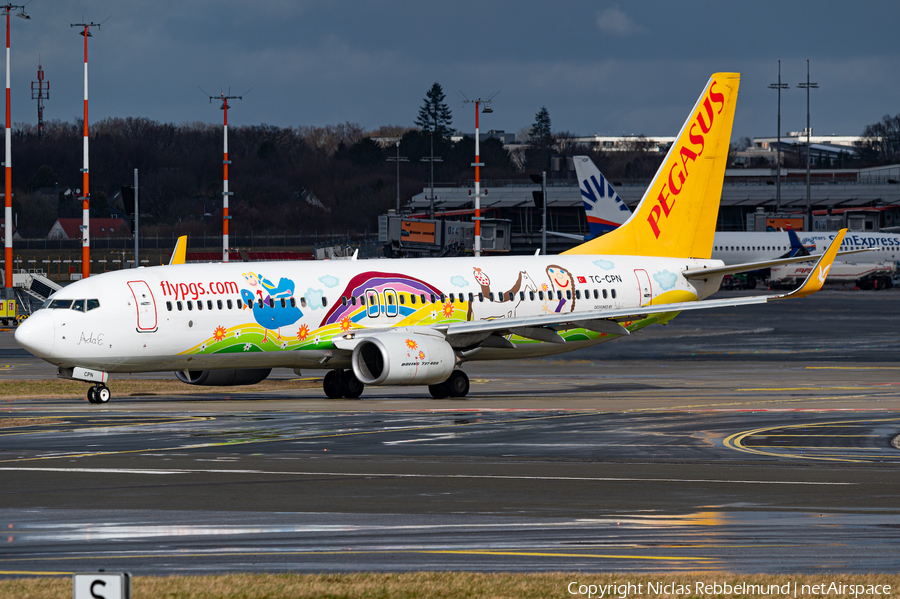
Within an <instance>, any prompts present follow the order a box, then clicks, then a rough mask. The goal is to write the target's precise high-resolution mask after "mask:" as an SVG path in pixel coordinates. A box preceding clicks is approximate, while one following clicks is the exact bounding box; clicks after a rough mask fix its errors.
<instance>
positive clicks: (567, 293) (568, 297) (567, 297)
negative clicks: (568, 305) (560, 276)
mask: <svg viewBox="0 0 900 599" xmlns="http://www.w3.org/2000/svg"><path fill="white" fill-rule="evenodd" d="M566 299H572V291H571V290H570V289H566Z"/></svg>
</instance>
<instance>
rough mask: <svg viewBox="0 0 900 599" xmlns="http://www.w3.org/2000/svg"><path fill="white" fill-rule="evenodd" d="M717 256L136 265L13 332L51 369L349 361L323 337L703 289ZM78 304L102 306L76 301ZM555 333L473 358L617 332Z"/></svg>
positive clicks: (553, 347) (627, 303)
mask: <svg viewBox="0 0 900 599" xmlns="http://www.w3.org/2000/svg"><path fill="white" fill-rule="evenodd" d="M720 264H721V263H720V262H718V261H711V260H694V259H674V258H648V257H634V256H584V255H573V256H527V257H519V256H506V257H482V258H435V259H407V260H362V261H350V260H340V261H324V262H255V263H230V264H225V263H211V264H184V265H174V266H158V267H150V268H139V269H136V270H123V271H117V272H112V273H106V274H102V275H95V276H92V277H90V278H89V279H85V280H82V281H78V282H75V283H72V284H71V285H69V286H67V287H65V288H64V289H62V290H61V291H59V292H57V293H56V294H55V295H54V296H53V298H52V300H51V305H53V304H52V302H59V303H58V304H56V305H60V306H65V305H66V302H67V300H73V301H74V305H75V306H76V307H79V306H82V305H84V306H85V308H83V309H72V307H71V306H67V307H63V308H51V307H47V308H44V309H41V310H39V311H37V312H36V313H35V314H34V315H32V316H31V317H30V318H28V319H27V320H26V321H25V322H24V323H23V324H22V325H21V326H20V328H19V329H18V331H17V334H16V339H17V341H19V343H20V344H21V345H23V346H24V347H25V348H26V349H28V350H29V351H31V352H32V353H34V354H35V355H37V356H39V357H41V358H43V359H45V360H47V361H48V362H51V363H53V364H55V365H57V366H59V367H61V368H72V367H80V368H91V369H97V370H102V371H106V372H149V371H163V370H179V371H180V370H185V369H190V370H200V369H218V368H270V367H291V368H335V367H346V364H344V362H346V361H347V360H348V356H347V355H346V352H341V351H339V350H336V349H335V347H334V346H333V345H332V342H331V339H332V337H335V336H339V335H343V334H345V333H346V332H347V331H350V330H359V329H364V328H370V329H371V328H376V329H386V328H391V327H428V326H434V325H438V324H441V323H446V322H465V321H471V320H487V319H498V318H509V317H516V316H518V317H522V316H533V315H543V314H551V313H554V312H555V313H561V312H564V313H569V312H571V313H573V316H574V315H577V313H578V312H581V311H586V310H598V309H618V308H630V307H636V306H642V305H647V304H648V303H650V302H651V301H652V302H654V303H666V302H673V301H689V300H693V299H703V298H705V297H708V296H709V295H711V294H712V293H714V292H715V291H716V290H717V289H718V285H719V282H720V280H721V278H713V279H710V280H709V281H707V282H700V281H694V282H690V281H688V280H686V279H685V278H684V277H683V276H682V275H681V272H682V271H684V270H686V269H689V268H698V267H702V266H703V265H711V266H719V265H720ZM510 294H512V296H510ZM81 300H85V303H84V304H81V303H79V302H80V301H81ZM87 300H96V302H97V303H99V307H96V308H94V309H90V310H86V307H87V305H88V304H89V303H90V302H87ZM248 304H252V308H251V307H249V306H248ZM90 305H94V304H93V303H90ZM560 334H561V335H562V337H563V338H564V339H565V340H566V343H564V344H559V343H542V342H537V341H534V340H532V339H523V338H520V337H516V336H511V337H510V341H512V342H513V343H514V344H515V345H516V348H515V349H499V348H490V349H488V348H485V351H483V352H481V353H479V354H477V355H476V356H473V357H472V359H501V358H515V357H531V356H539V355H549V354H554V353H561V352H565V351H570V350H572V349H577V348H579V347H584V346H585V345H590V344H594V343H598V342H601V341H606V340H609V339H612V338H617V336H616V335H606V334H598V333H594V332H592V331H585V330H584V329H573V330H568V331H562V332H561V333H560Z"/></svg>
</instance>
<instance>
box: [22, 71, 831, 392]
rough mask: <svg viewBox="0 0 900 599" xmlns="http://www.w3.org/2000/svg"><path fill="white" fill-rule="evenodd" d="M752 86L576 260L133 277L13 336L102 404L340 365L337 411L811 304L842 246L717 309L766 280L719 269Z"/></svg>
mask: <svg viewBox="0 0 900 599" xmlns="http://www.w3.org/2000/svg"><path fill="white" fill-rule="evenodd" d="M739 84H740V76H739V74H737V73H716V74H714V75H713V76H712V77H711V78H710V79H709V81H708V82H707V84H706V86H705V87H704V89H703V93H702V94H701V95H700V97H699V99H698V100H697V103H696V104H695V105H694V107H693V109H692V110H691V112H690V114H689V115H688V118H687V120H686V121H685V123H684V125H683V126H682V128H681V132H680V133H679V135H678V140H677V142H676V143H675V144H674V145H673V146H672V147H671V149H670V150H669V153H668V155H667V157H666V160H665V162H664V163H663V164H662V166H661V168H660V169H659V172H657V174H656V176H655V178H654V179H653V182H652V183H651V185H650V186H649V187H648V189H647V193H646V194H645V196H644V198H643V200H642V201H641V203H640V205H639V206H638V207H637V209H636V211H635V212H634V213H633V214H632V215H631V217H630V218H629V219H628V220H627V221H626V222H625V223H624V224H622V225H621V226H620V227H618V228H617V229H615V230H614V231H612V232H610V233H607V234H606V235H603V236H602V237H599V238H597V239H593V240H591V241H588V242H586V243H583V244H582V245H579V246H577V247H575V248H573V249H571V250H569V251H567V252H565V253H564V254H561V255H558V256H540V255H535V256H527V257H522V256H502V257H501V256H496V257H478V258H475V257H464V258H430V259H426V258H422V259H408V260H366V261H357V260H343V261H322V262H264V263H249V262H244V263H217V264H172V265H168V266H157V267H151V268H143V267H142V268H138V269H133V270H122V271H117V272H112V273H105V274H101V275H97V276H92V277H90V278H88V279H85V280H82V281H78V282H75V283H72V284H71V285H69V286H67V287H65V288H64V289H62V290H61V291H59V292H57V293H56V294H55V295H54V296H53V297H52V298H51V299H50V300H48V302H47V303H46V304H45V308H44V309H41V310H38V311H37V312H36V313H35V314H34V315H32V316H31V317H30V318H28V319H27V320H26V321H25V322H24V323H23V324H22V325H21V326H20V327H19V328H18V329H17V330H16V341H17V342H18V343H19V344H21V345H22V346H23V347H24V348H26V349H27V350H28V351H30V352H31V353H33V354H34V355H36V356H39V357H41V358H43V359H44V360H46V361H47V362H50V363H52V364H54V365H56V366H57V367H58V373H59V376H60V377H64V378H74V379H78V380H84V381H88V382H91V383H93V385H92V386H91V387H90V388H89V390H88V392H87V397H88V399H89V400H90V401H91V402H92V403H106V402H108V401H109V399H110V390H109V388H108V386H107V384H106V383H107V380H108V378H109V375H110V373H133V372H151V371H166V370H173V371H175V372H176V374H177V376H178V378H179V379H181V380H182V381H184V382H186V383H190V384H201V385H236V384H251V383H256V382H259V381H260V380H262V379H264V378H265V377H266V376H267V375H268V374H269V372H270V370H271V369H272V368H274V367H288V368H294V369H296V370H297V371H299V370H300V369H328V370H329V372H328V373H327V375H326V376H325V379H324V384H323V386H324V391H325V394H326V395H328V396H329V397H333V398H336V397H348V398H355V397H359V396H360V394H361V393H362V392H363V388H364V386H365V385H427V386H428V388H429V391H430V392H431V395H432V396H434V397H436V398H441V397H447V396H453V397H462V396H465V395H466V394H467V393H468V391H469V380H468V377H467V376H466V374H465V372H464V371H463V370H462V369H461V366H462V365H463V364H465V363H466V362H468V361H474V360H498V359H508V358H527V357H536V356H547V355H551V354H558V353H562V352H568V351H572V350H575V349H579V348H583V347H587V346H591V345H594V344H597V343H602V342H605V341H610V340H612V339H618V338H621V337H625V336H628V335H630V334H632V333H634V332H635V331H638V330H640V329H642V328H644V327H646V326H649V325H651V324H657V323H660V324H665V323H667V322H668V321H669V320H671V319H672V318H674V317H675V316H676V315H677V314H678V313H679V312H681V311H685V310H702V309H705V308H718V309H721V308H724V307H731V306H742V305H748V304H757V303H765V302H768V301H771V300H776V299H785V298H794V297H804V296H807V295H810V294H812V293H815V292H816V291H818V290H819V289H820V288H821V286H822V284H823V283H824V281H825V277H826V276H827V273H828V270H829V268H830V266H831V263H832V262H833V260H834V257H835V254H836V252H837V248H838V247H839V246H840V243H841V240H842V237H843V233H840V234H838V236H837V237H836V238H835V240H834V242H833V243H832V245H831V246H830V247H829V249H828V251H826V252H825V253H824V254H823V256H822V257H820V259H819V262H818V263H817V265H816V268H815V269H814V271H813V272H812V273H811V274H810V276H809V277H808V278H807V279H806V281H804V283H803V285H801V286H800V287H799V288H798V289H796V290H795V291H793V292H791V293H787V294H782V295H767V296H751V297H741V298H730V299H720V300H705V298H707V297H709V296H710V295H712V294H713V293H715V292H716V291H717V290H718V288H719V285H720V283H721V280H722V277H723V276H724V275H725V274H730V273H735V272H742V271H743V270H747V269H750V268H758V267H759V265H758V264H753V265H749V266H748V265H737V266H724V265H723V263H722V261H721V260H712V259H710V253H711V251H712V247H713V236H714V233H715V225H716V218H717V214H718V206H719V198H720V196H721V188H722V180H723V176H724V171H725V163H726V158H727V154H728V145H729V141H730V137H731V127H732V121H733V118H734V112H735V105H736V102H737V95H738V87H739ZM183 249H184V248H183V245H180V254H176V255H180V256H181V259H180V260H179V259H177V258H176V259H175V260H174V261H175V262H180V261H183ZM795 260H796V259H788V260H775V261H771V262H770V263H769V264H781V263H788V262H792V261H795Z"/></svg>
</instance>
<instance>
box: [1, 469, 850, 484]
mask: <svg viewBox="0 0 900 599" xmlns="http://www.w3.org/2000/svg"><path fill="white" fill-rule="evenodd" d="M0 471H2V472H10V471H12V472H74V473H91V474H160V475H165V474H262V475H266V476H271V475H283V476H333V477H351V478H352V477H357V478H358V477H368V478H376V477H384V478H470V479H491V480H547V481H579V482H591V481H597V482H666V483H727V484H747V485H822V486H852V485H857V484H859V483H850V482H816V481H781V480H724V479H708V478H697V479H691V478H635V477H593V476H524V475H522V476H516V475H507V474H496V475H494V474H410V473H400V472H305V471H293V472H292V471H284V470H243V469H240V470H239V469H207V468H190V469H188V468H184V469H182V468H171V469H169V468H159V469H135V470H129V469H127V468H36V467H27V466H2V467H0Z"/></svg>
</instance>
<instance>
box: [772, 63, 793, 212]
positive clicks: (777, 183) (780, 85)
mask: <svg viewBox="0 0 900 599" xmlns="http://www.w3.org/2000/svg"><path fill="white" fill-rule="evenodd" d="M769 89H777V90H778V145H777V146H775V171H776V175H775V212H776V213H778V212H780V211H781V90H783V89H790V86H789V85H788V84H787V83H782V82H781V60H779V61H778V83H771V84H769Z"/></svg>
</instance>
